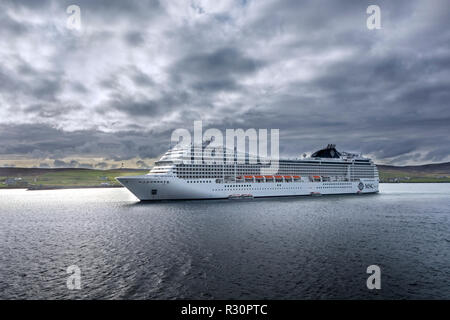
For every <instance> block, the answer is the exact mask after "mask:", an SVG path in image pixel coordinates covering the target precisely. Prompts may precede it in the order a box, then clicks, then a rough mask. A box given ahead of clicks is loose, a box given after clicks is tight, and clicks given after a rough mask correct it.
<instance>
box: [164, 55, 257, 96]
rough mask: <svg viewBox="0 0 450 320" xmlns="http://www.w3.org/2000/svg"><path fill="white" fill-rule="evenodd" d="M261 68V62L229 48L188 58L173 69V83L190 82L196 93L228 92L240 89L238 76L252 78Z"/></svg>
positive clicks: (183, 59)
mask: <svg viewBox="0 0 450 320" xmlns="http://www.w3.org/2000/svg"><path fill="white" fill-rule="evenodd" d="M262 66H263V62H262V61H259V60H257V59H254V58H251V57H247V56H244V55H243V54H242V53H241V52H240V51H239V50H238V49H236V48H230V47H228V48H220V49H217V50H215V51H213V52H208V53H200V54H199V53H195V54H193V55H189V56H186V57H184V58H182V59H181V60H180V61H178V62H177V63H176V64H175V65H174V66H173V67H172V70H171V73H172V75H173V76H174V78H175V79H174V82H178V81H182V82H187V83H189V84H190V85H191V88H193V89H194V90H199V91H220V90H225V91H227V90H237V89H238V84H237V83H238V77H241V76H245V75H249V74H251V73H253V72H255V71H256V70H258V69H259V68H261V67H262Z"/></svg>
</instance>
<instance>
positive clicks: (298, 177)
mask: <svg viewBox="0 0 450 320" xmlns="http://www.w3.org/2000/svg"><path fill="white" fill-rule="evenodd" d="M293 177H294V179H300V178H301V177H300V176H293Z"/></svg>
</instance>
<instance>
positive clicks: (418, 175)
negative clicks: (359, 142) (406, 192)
mask: <svg viewBox="0 0 450 320" xmlns="http://www.w3.org/2000/svg"><path fill="white" fill-rule="evenodd" d="M378 171H379V173H380V181H381V182H450V162H445V163H433V164H425V165H419V166H388V165H378Z"/></svg>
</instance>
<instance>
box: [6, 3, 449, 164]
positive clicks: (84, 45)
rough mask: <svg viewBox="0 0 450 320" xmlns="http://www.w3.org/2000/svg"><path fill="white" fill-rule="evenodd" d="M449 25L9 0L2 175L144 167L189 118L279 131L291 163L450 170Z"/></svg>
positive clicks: (444, 9)
mask: <svg viewBox="0 0 450 320" xmlns="http://www.w3.org/2000/svg"><path fill="white" fill-rule="evenodd" d="M71 4H76V5H78V6H79V7H80V8H81V30H79V31H77V30H70V29H68V28H67V26H66V20H67V18H68V16H69V15H68V14H67V13H66V8H67V7H68V6H69V5H71ZM370 4H377V5H379V6H380V8H381V27H382V28H381V29H380V30H369V29H368V28H367V26H366V19H367V17H368V14H367V13H366V8H367V6H368V5H370ZM449 27H450V3H449V1H448V0H442V1H438V0H430V1H425V0H423V1H415V0H405V1H375V0H374V1H362V0H354V1H350V0H341V1H331V0H329V1H317V0H315V1H299V0H291V1H279V0H277V1H265V0H259V1H255V0H235V1H218V0H214V1H213V0H208V1H198V0H180V1H175V0H170V1H169V0H168V1H157V0H151V1H142V0H139V1H123V0H105V1H98V0H78V1H76V0H71V1H35V0H28V1H12V0H11V1H8V0H2V1H1V2H0V139H1V144H0V158H1V162H0V165H5V164H17V163H18V164H23V163H24V162H23V161H24V160H27V161H30V162H29V163H30V164H33V163H34V164H35V165H39V164H42V166H46V165H50V166H53V165H55V166H61V165H68V164H69V162H70V160H73V161H72V164H71V165H72V166H79V165H80V163H82V162H83V161H84V162H85V165H89V164H90V165H93V164H98V166H99V167H100V166H103V167H107V166H109V165H110V164H111V163H114V162H118V163H119V162H123V161H128V162H127V163H128V164H131V165H136V166H140V165H142V162H140V163H137V164H136V162H137V161H138V160H139V159H142V160H143V161H144V163H149V161H150V158H153V157H156V156H158V155H160V154H161V153H162V152H164V151H166V149H167V148H168V146H169V143H170V136H171V133H172V131H173V130H174V129H176V128H187V129H192V126H193V121H194V120H203V122H204V127H205V128H208V127H214V128H219V129H225V128H279V129H280V152H281V154H283V155H286V156H296V155H299V154H302V153H303V152H305V151H314V150H315V149H318V148H319V147H322V146H323V145H326V144H328V143H336V144H337V146H338V149H339V150H347V151H361V152H363V153H364V154H366V155H368V156H371V157H373V158H375V160H376V161H377V162H378V163H393V164H414V163H427V162H443V161H450V135H449V131H450V130H449V127H450V125H449V124H450V28H449ZM21 161H22V162H21ZM102 163H104V164H102ZM144 166H145V164H144Z"/></svg>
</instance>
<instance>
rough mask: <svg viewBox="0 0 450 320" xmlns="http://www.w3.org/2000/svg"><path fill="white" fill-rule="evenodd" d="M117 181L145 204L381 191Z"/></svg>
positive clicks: (373, 184)
mask: <svg viewBox="0 0 450 320" xmlns="http://www.w3.org/2000/svg"><path fill="white" fill-rule="evenodd" d="M117 180H118V181H119V182H120V183H121V184H122V185H123V186H124V187H126V188H127V189H128V190H129V191H130V192H132V193H133V194H134V195H135V196H136V197H137V198H138V199H139V200H142V201H147V200H150V201H152V200H189V199H226V198H239V197H254V198H259V197H286V196H315V195H332V194H365V193H376V192H378V179H360V181H328V182H322V181H320V182H319V181H317V182H306V181H298V182H260V183H258V182H232V183H217V182H216V181H215V179H200V180H198V181H189V180H185V179H180V178H178V177H175V176H172V175H171V176H163V175H144V176H132V177H120V178H117Z"/></svg>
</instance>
